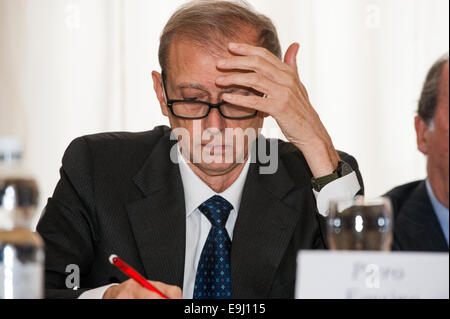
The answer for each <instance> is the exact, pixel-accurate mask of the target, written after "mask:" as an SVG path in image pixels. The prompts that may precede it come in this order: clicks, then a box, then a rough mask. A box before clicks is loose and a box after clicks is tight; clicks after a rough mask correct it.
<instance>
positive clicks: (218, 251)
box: [194, 196, 233, 299]
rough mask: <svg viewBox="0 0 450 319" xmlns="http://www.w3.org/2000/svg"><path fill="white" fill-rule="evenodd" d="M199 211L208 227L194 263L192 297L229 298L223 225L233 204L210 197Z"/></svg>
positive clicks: (228, 264) (228, 263) (228, 242)
mask: <svg viewBox="0 0 450 319" xmlns="http://www.w3.org/2000/svg"><path fill="white" fill-rule="evenodd" d="M199 210H200V211H201V212H202V213H203V214H204V215H205V216H206V217H207V218H208V220H209V221H210V222H211V225H212V228H211V231H210V232H209V235H208V239H207V240H206V243H205V246H204V247H203V251H202V255H201V256H200V261H199V263H198V267H197V276H196V278H195V288H194V299H230V298H231V239H230V237H229V235H228V232H227V230H226V228H225V225H226V223H227V220H228V217H229V216H230V212H231V211H232V210H233V206H232V205H231V204H230V203H229V202H228V201H227V200H225V199H224V198H222V197H220V196H214V197H212V198H211V199H209V200H208V201H206V202H204V203H203V204H202V205H201V206H200V207H199Z"/></svg>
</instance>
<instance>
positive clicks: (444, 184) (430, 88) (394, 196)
mask: <svg viewBox="0 0 450 319" xmlns="http://www.w3.org/2000/svg"><path fill="white" fill-rule="evenodd" d="M448 77H449V62H448V54H447V55H446V56H445V57H443V58H441V59H440V60H438V61H437V62H436V63H435V65H434V66H433V67H432V68H431V70H430V72H429V74H428V76H427V79H426V81H425V85H424V88H423V91H422V96H421V99H420V102H419V115H418V116H417V117H416V119H415V127H416V132H417V144H418V148H419V150H420V151H421V152H422V153H423V154H425V155H426V156H427V172H428V178H427V180H425V181H419V182H414V183H411V184H407V185H404V186H400V187H398V188H396V189H394V190H392V191H390V192H389V193H388V194H387V196H388V197H390V199H391V201H392V203H393V208H394V211H395V223H394V248H395V249H397V250H406V251H446V252H448V248H449V211H448V204H449V191H448V189H449V179H448V169H449V155H448V151H449V113H448V107H449V95H448V89H449V82H448Z"/></svg>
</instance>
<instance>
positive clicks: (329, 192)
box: [313, 172, 361, 217]
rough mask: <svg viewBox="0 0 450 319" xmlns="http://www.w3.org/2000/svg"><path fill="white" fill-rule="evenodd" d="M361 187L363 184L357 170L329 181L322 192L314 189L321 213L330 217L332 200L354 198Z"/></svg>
mask: <svg viewBox="0 0 450 319" xmlns="http://www.w3.org/2000/svg"><path fill="white" fill-rule="evenodd" d="M360 189H361V186H360V185H359V182H358V177H357V175H356V172H353V173H351V174H349V175H346V176H344V177H341V178H339V179H337V180H335V181H333V182H331V183H329V184H328V185H327V186H325V187H324V188H323V189H322V190H321V191H320V193H319V192H317V191H316V190H314V189H313V192H314V195H315V196H316V202H317V209H318V211H319V214H320V215H322V216H323V217H328V213H329V209H330V201H332V200H337V199H342V200H349V199H353V198H354V197H355V196H356V194H357V193H358V192H359V190H360Z"/></svg>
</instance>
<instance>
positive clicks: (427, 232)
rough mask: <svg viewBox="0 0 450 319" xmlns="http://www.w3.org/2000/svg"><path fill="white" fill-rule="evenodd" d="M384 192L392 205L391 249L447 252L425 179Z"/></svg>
mask: <svg viewBox="0 0 450 319" xmlns="http://www.w3.org/2000/svg"><path fill="white" fill-rule="evenodd" d="M386 196H387V197H389V198H390V199H391V201H392V206H393V209H394V216H395V220H394V250H404V251H423V252H426V251H430V252H439V251H445V252H448V246H447V241H446V239H445V236H444V233H443V232H442V227H441V225H440V224H439V220H438V218H437V216H436V213H435V212H434V208H433V205H432V204H431V200H430V198H429V196H428V192H427V186H426V183H425V181H419V182H414V183H410V184H407V185H403V186H400V187H397V188H395V189H394V190H392V191H390V192H389V193H387V194H386Z"/></svg>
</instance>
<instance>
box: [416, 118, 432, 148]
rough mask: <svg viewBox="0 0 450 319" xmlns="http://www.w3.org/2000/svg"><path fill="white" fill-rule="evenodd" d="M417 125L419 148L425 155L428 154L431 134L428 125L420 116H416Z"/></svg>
mask: <svg viewBox="0 0 450 319" xmlns="http://www.w3.org/2000/svg"><path fill="white" fill-rule="evenodd" d="M415 127H416V134H417V148H418V149H419V151H420V152H422V153H423V154H424V155H428V139H429V134H430V130H429V128H428V125H427V123H425V121H424V120H423V119H422V118H421V117H420V116H416V118H415Z"/></svg>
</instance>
